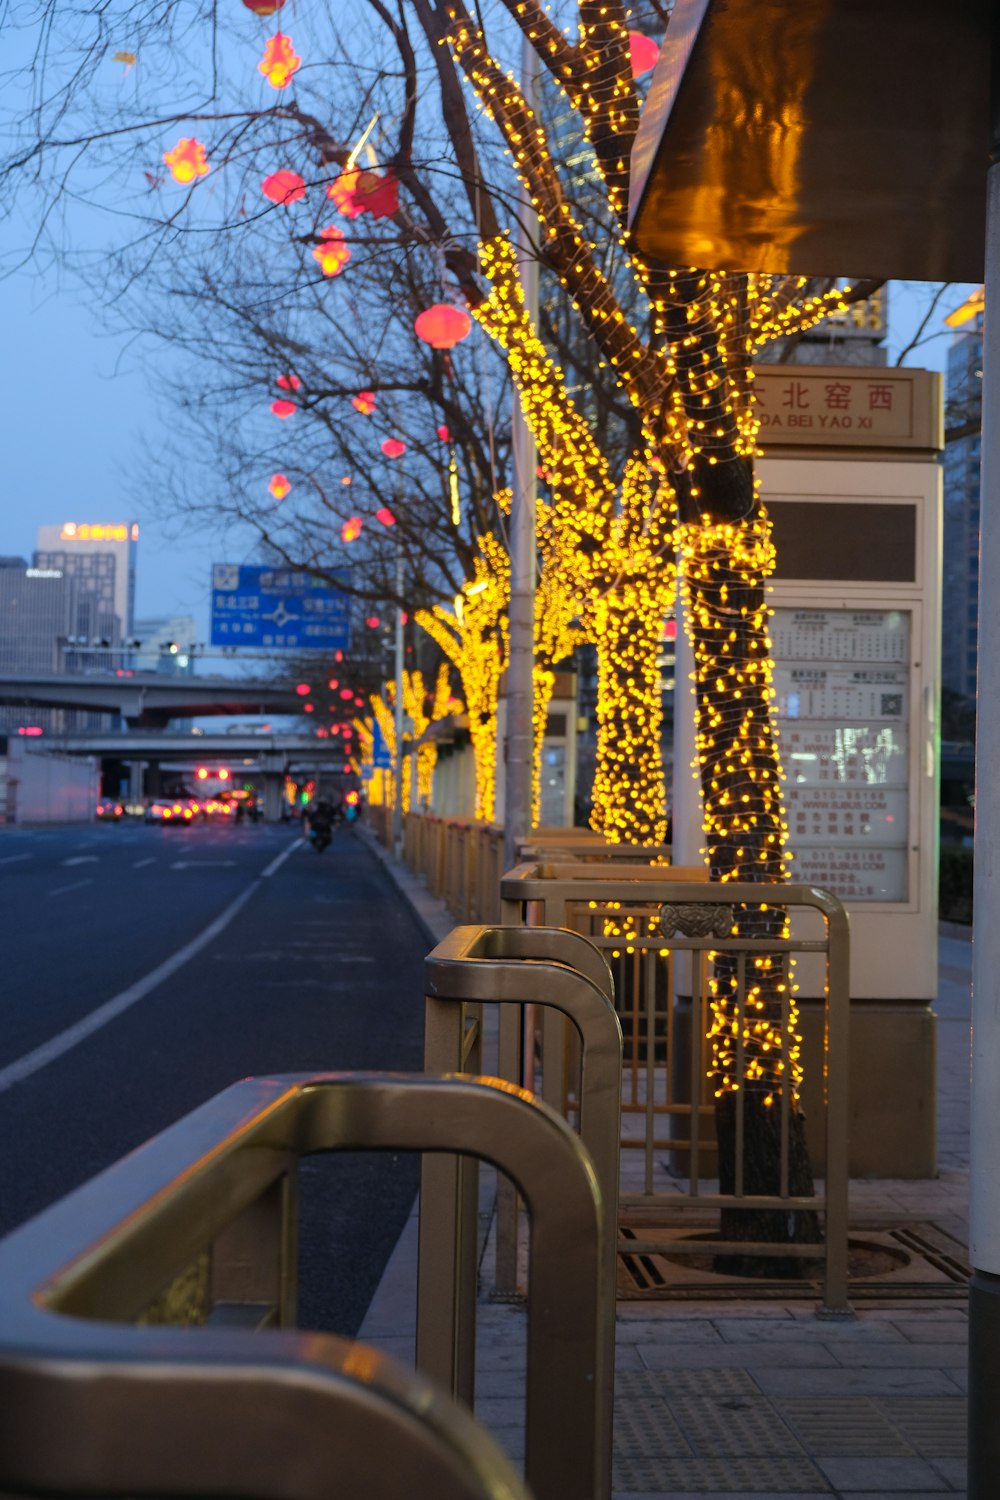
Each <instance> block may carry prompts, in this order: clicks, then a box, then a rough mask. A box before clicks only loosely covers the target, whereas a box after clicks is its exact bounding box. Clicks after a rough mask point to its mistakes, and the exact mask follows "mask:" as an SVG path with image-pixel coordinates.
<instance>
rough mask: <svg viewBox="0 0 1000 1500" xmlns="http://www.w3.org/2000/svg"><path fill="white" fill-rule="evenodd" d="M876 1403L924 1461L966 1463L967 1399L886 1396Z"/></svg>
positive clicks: (955, 1397) (962, 1397)
mask: <svg viewBox="0 0 1000 1500" xmlns="http://www.w3.org/2000/svg"><path fill="white" fill-rule="evenodd" d="M875 1404H876V1405H877V1407H878V1408H879V1410H880V1411H881V1412H882V1413H883V1414H884V1415H885V1417H886V1419H887V1420H888V1421H890V1422H891V1423H892V1425H893V1426H894V1427H895V1428H896V1430H897V1431H898V1432H900V1433H901V1434H902V1436H903V1437H904V1438H905V1439H906V1440H907V1441H908V1442H909V1443H911V1444H912V1445H913V1447H914V1449H915V1450H916V1452H917V1453H919V1455H920V1456H921V1458H928V1459H930V1460H931V1461H932V1462H933V1463H935V1464H937V1463H938V1461H939V1460H945V1461H947V1460H950V1459H961V1460H962V1461H963V1463H964V1457H965V1450H966V1442H967V1425H968V1402H967V1401H966V1399H965V1397H964V1396H884V1397H882V1398H881V1399H876V1401H875ZM962 1482H963V1484H964V1482H965V1481H964V1478H963V1481H962Z"/></svg>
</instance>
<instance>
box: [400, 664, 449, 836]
mask: <svg viewBox="0 0 1000 1500" xmlns="http://www.w3.org/2000/svg"><path fill="white" fill-rule="evenodd" d="M392 688H393V696H394V695H395V683H393V684H392ZM458 708H460V705H458V704H457V703H456V700H455V699H454V698H453V697H452V692H451V676H450V673H449V671H448V664H447V662H442V663H441V665H440V667H439V668H438V674H437V679H436V681H435V683H434V691H433V693H427V692H426V691H425V689H424V678H423V673H422V672H404V673H403V709H404V711H405V713H406V716H407V718H408V719H409V720H410V724H411V726H412V733H413V739H414V743H415V744H416V746H417V800H418V803H419V805H420V806H421V807H429V806H430V800H431V794H432V792H433V790H434V767H435V766H436V765H437V755H438V751H437V745H436V744H435V742H434V741H433V740H425V739H424V738H423V736H424V735H425V734H426V732H427V730H428V729H429V728H430V727H431V725H432V724H438V723H440V721H441V720H442V719H445V718H447V717H448V715H449V714H450V713H455V712H456V711H457V710H458Z"/></svg>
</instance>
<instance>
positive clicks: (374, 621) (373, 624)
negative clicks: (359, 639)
mask: <svg viewBox="0 0 1000 1500" xmlns="http://www.w3.org/2000/svg"><path fill="white" fill-rule="evenodd" d="M381 623H382V621H381V620H380V619H379V617H378V615H369V616H368V618H367V620H366V621H365V624H366V625H367V626H368V629H369V630H377V629H378V628H379V626H380V625H381ZM355 702H357V700H356V699H355Z"/></svg>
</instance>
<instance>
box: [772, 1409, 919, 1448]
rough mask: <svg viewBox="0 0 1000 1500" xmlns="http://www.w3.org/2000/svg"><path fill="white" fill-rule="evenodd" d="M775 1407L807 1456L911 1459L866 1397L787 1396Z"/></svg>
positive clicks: (903, 1444) (904, 1443)
mask: <svg viewBox="0 0 1000 1500" xmlns="http://www.w3.org/2000/svg"><path fill="white" fill-rule="evenodd" d="M774 1404H775V1407H776V1408H777V1410H778V1411H779V1412H780V1414H781V1416H782V1417H783V1418H784V1419H785V1421H786V1422H787V1423H788V1425H789V1427H790V1428H791V1429H792V1431H793V1432H794V1433H795V1435H796V1437H797V1438H798V1439H799V1441H800V1442H801V1443H802V1444H803V1445H804V1446H805V1447H806V1448H807V1449H808V1451H809V1452H810V1453H817V1454H821V1455H822V1456H823V1457H824V1458H841V1457H844V1458H911V1457H912V1456H913V1452H914V1450H913V1448H911V1446H910V1445H909V1443H907V1442H906V1441H905V1439H904V1438H903V1437H902V1436H901V1435H900V1433H899V1431H897V1428H896V1427H894V1426H893V1424H892V1423H891V1422H890V1421H889V1420H888V1418H887V1417H886V1416H885V1415H884V1414H883V1413H882V1412H880V1411H879V1409H878V1407H877V1406H876V1405H875V1402H874V1401H872V1400H870V1399H869V1398H868V1397H867V1396H836V1397H815V1396H789V1397H785V1398H783V1399H780V1400H776V1401H775V1403H774Z"/></svg>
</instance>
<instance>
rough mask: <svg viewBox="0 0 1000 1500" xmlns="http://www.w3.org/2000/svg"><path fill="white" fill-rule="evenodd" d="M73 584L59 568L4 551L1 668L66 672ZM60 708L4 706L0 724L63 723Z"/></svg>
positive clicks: (49, 727) (50, 727)
mask: <svg viewBox="0 0 1000 1500" xmlns="http://www.w3.org/2000/svg"><path fill="white" fill-rule="evenodd" d="M73 606H74V586H73V581H72V579H70V578H68V577H67V576H66V574H65V573H63V572H62V570H61V569H59V568H32V567H29V566H28V564H27V562H26V561H25V559H24V558H23V557H0V672H61V671H63V670H64V666H65V642H66V639H67V636H68V634H69V628H70V622H71V621H72V619H73V618H74V608H73ZM64 724H65V717H64V714H63V712H62V711H61V710H59V709H48V708H37V707H32V706H25V707H24V708H18V707H17V706H15V705H4V706H2V707H0V729H10V730H16V729H19V728H24V727H25V726H30V727H33V728H35V729H43V730H45V731H46V732H48V733H51V732H53V731H54V730H57V729H61V728H63V727H64Z"/></svg>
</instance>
